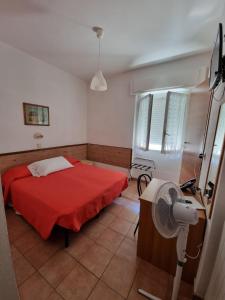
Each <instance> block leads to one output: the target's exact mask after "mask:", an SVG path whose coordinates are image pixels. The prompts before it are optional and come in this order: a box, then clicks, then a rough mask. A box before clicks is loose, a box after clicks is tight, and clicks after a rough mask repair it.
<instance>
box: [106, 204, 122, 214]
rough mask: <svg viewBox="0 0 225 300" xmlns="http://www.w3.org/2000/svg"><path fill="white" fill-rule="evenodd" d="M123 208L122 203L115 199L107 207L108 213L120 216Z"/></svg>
mask: <svg viewBox="0 0 225 300" xmlns="http://www.w3.org/2000/svg"><path fill="white" fill-rule="evenodd" d="M121 209H122V205H120V204H117V203H116V202H115V201H114V202H113V203H112V204H111V205H109V206H108V207H107V208H106V211H107V212H108V213H111V214H113V215H115V216H119V214H120V212H121Z"/></svg>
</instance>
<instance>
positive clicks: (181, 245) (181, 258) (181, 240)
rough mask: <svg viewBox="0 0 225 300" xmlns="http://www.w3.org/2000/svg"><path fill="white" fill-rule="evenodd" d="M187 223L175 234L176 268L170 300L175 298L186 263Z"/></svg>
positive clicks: (175, 299)
mask: <svg viewBox="0 0 225 300" xmlns="http://www.w3.org/2000/svg"><path fill="white" fill-rule="evenodd" d="M188 231H189V226H188V225H181V227H180V230H179V233H178V236H177V269H176V275H175V277H174V280H173V293H172V298H171V300H177V298H178V293H179V289H180V282H181V276H182V272H183V266H184V264H185V263H186V261H187V260H186V257H185V255H186V247H187V238H188Z"/></svg>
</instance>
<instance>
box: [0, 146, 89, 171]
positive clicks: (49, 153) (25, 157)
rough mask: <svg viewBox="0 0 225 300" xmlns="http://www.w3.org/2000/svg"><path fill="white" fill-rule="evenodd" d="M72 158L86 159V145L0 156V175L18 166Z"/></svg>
mask: <svg viewBox="0 0 225 300" xmlns="http://www.w3.org/2000/svg"><path fill="white" fill-rule="evenodd" d="M59 155H62V156H64V155H65V156H74V157H76V158H78V159H87V144H77V145H67V146H59V147H51V148H45V149H35V150H27V151H20V152H12V153H5V154H1V155H0V173H3V172H4V171H6V170H7V169H9V168H11V167H14V166H16V165H20V164H29V163H32V162H34V161H37V160H41V159H46V158H51V157H54V156H59Z"/></svg>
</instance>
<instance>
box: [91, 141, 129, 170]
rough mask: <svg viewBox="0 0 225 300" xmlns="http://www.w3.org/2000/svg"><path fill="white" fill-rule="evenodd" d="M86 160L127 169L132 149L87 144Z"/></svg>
mask: <svg viewBox="0 0 225 300" xmlns="http://www.w3.org/2000/svg"><path fill="white" fill-rule="evenodd" d="M88 159H89V160H93V161H97V162H101V163H105V164H110V165H113V166H119V167H123V168H129V166H130V164H131V159H132V149H131V148H123V147H114V146H104V145H96V144H88Z"/></svg>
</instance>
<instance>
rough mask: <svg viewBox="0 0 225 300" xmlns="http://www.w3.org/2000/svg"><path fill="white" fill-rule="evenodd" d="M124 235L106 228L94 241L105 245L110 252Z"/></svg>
mask: <svg viewBox="0 0 225 300" xmlns="http://www.w3.org/2000/svg"><path fill="white" fill-rule="evenodd" d="M123 238H124V236H123V235H122V234H120V233H118V232H116V231H114V230H112V229H110V228H107V229H106V230H105V231H104V232H103V233H102V235H101V236H100V237H99V238H98V239H97V240H96V243H98V244H99V245H101V246H103V247H105V248H106V249H108V250H109V251H111V252H115V251H116V250H117V249H118V247H119V245H120V243H121V242H122V240H123Z"/></svg>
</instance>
